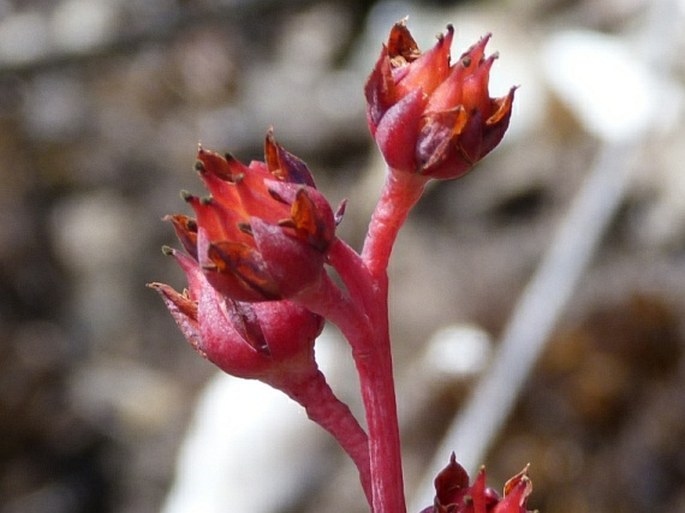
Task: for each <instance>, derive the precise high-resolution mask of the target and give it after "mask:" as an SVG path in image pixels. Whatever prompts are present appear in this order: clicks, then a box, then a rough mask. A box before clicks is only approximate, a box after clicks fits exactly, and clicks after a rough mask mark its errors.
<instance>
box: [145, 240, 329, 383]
mask: <svg viewBox="0 0 685 513" xmlns="http://www.w3.org/2000/svg"><path fill="white" fill-rule="evenodd" d="M169 252H170V253H171V254H172V255H173V256H174V258H176V260H177V262H178V263H179V265H180V266H181V268H182V269H183V271H184V272H185V274H186V277H187V279H188V285H189V290H187V291H184V293H179V292H176V291H175V290H174V289H172V288H171V287H170V286H168V285H164V284H161V283H153V284H151V285H150V286H151V287H152V288H154V289H156V290H157V291H158V292H159V293H160V295H161V296H162V299H163V300H164V303H165V304H166V306H167V308H168V309H169V311H170V312H171V314H172V316H173V317H174V319H175V321H176V323H177V324H178V326H179V328H180V329H181V331H182V332H183V334H184V335H185V337H186V339H187V340H188V342H189V343H190V344H191V345H192V346H193V347H194V348H195V350H196V351H198V352H199V353H200V354H201V355H202V356H204V357H205V358H207V359H208V360H210V361H211V362H213V363H214V364H215V365H217V366H218V367H219V368H220V369H222V370H223V371H224V372H226V373H228V374H231V375H233V376H237V377H241V378H253V379H261V380H264V381H272V380H273V377H274V376H275V377H278V378H279V379H280V380H281V381H282V380H283V379H287V378H284V376H288V375H292V376H297V375H299V374H301V372H300V371H302V370H309V369H315V368H316V364H315V363H314V341H315V339H316V337H317V336H318V335H319V334H320V333H321V330H322V329H323V318H322V317H320V316H318V315H316V314H313V313H311V312H310V311H309V310H307V309H305V308H303V307H301V306H299V305H297V304H295V303H293V302H291V301H288V300H280V301H267V302H260V303H247V302H242V301H236V300H233V299H231V298H227V297H225V296H223V295H222V294H221V293H220V292H218V291H217V290H216V289H215V288H214V287H213V286H212V285H211V284H210V283H209V281H208V280H207V277H206V276H205V273H204V272H203V271H202V269H201V267H200V266H199V264H198V263H197V262H196V261H195V260H194V259H192V258H191V257H189V256H186V255H184V254H182V253H179V252H177V251H174V250H169Z"/></svg>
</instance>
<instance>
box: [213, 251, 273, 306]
mask: <svg viewBox="0 0 685 513" xmlns="http://www.w3.org/2000/svg"><path fill="white" fill-rule="evenodd" d="M207 257H208V258H209V260H210V261H211V262H212V264H213V267H212V268H211V269H210V270H211V271H213V272H216V273H218V274H220V275H223V276H232V277H234V278H235V279H236V280H237V283H238V285H240V289H241V290H240V292H242V294H237V293H235V292H236V291H224V292H225V293H226V295H227V296H228V297H232V298H234V299H238V300H242V301H249V300H251V299H252V297H253V296H254V295H255V294H256V295H257V296H258V298H259V299H260V300H267V299H276V298H279V297H280V294H279V291H278V286H277V285H276V283H275V282H274V280H273V279H272V277H271V276H270V274H269V272H268V271H267V264H266V262H265V261H264V259H263V258H262V256H261V255H260V254H259V253H258V252H257V251H256V250H255V249H254V248H252V247H250V246H248V245H247V244H243V243H240V242H232V241H222V242H216V243H212V244H210V246H209V248H208V249H207ZM230 292H233V293H230ZM243 294H244V295H243ZM241 296H242V297H241ZM245 296H247V298H248V299H244V297H245Z"/></svg>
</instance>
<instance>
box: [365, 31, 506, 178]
mask: <svg viewBox="0 0 685 513" xmlns="http://www.w3.org/2000/svg"><path fill="white" fill-rule="evenodd" d="M453 36H454V28H453V27H452V26H451V25H448V27H447V34H445V35H443V34H441V35H440V36H439V37H438V42H437V43H436V45H435V46H434V47H433V48H432V49H430V50H429V51H427V52H425V53H421V52H420V51H419V48H418V46H417V44H416V42H415V41H414V39H413V37H412V36H411V33H410V32H409V29H407V27H406V24H405V21H404V20H402V21H400V22H398V23H396V24H395V25H394V26H393V28H392V30H391V32H390V37H389V38H388V43H387V45H384V46H383V49H382V51H381V55H380V57H379V59H378V61H377V62H376V66H375V68H374V70H373V72H372V73H371V75H370V76H369V79H368V81H367V83H366V88H365V93H366V100H367V119H368V123H369V127H370V129H371V133H372V135H373V136H374V138H375V140H376V143H377V144H378V146H379V148H380V150H381V152H382V153H383V156H384V158H385V160H386V162H387V164H388V165H389V166H390V168H392V169H394V170H398V171H401V172H409V173H418V174H421V175H424V176H427V177H431V178H458V177H460V176H462V175H464V174H465V173H467V172H468V171H469V170H470V169H471V167H472V166H473V165H474V164H475V163H476V162H478V161H479V160H480V159H481V158H483V157H484V156H485V155H486V154H487V153H489V152H490V151H491V150H492V149H493V148H494V147H495V146H496V145H497V144H498V143H499V142H500V140H501V139H502V137H503V136H504V132H505V131H506V129H507V127H508V126H509V118H510V116H511V106H512V102H513V100H514V90H515V88H512V89H511V90H510V91H509V94H507V95H506V96H504V97H502V98H497V99H493V98H490V95H489V92H488V82H489V78H490V68H491V67H492V64H493V62H494V60H495V58H496V55H491V56H489V57H486V56H485V46H486V44H487V42H488V39H489V38H490V36H489V35H487V36H485V37H483V38H482V39H481V40H480V41H479V42H478V43H476V44H475V45H474V46H472V47H471V48H469V49H468V50H467V51H466V52H465V53H464V54H463V55H462V56H461V57H460V58H459V60H458V61H457V62H456V63H453V64H452V63H451V62H450V45H451V44H452V38H453Z"/></svg>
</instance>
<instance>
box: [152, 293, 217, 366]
mask: <svg viewBox="0 0 685 513" xmlns="http://www.w3.org/2000/svg"><path fill="white" fill-rule="evenodd" d="M148 286H149V287H150V288H152V289H154V290H156V291H157V292H159V295H160V296H161V297H162V300H163V301H164V304H165V305H166V307H167V309H168V310H169V313H171V316H172V317H173V318H174V320H175V321H176V324H177V325H178V327H179V328H180V329H181V333H183V336H185V338H186V340H187V341H188V343H190V345H191V346H193V348H195V350H196V351H198V352H200V353H201V354H203V353H202V350H201V349H200V345H201V338H200V326H199V324H198V321H197V302H196V301H193V300H191V299H190V298H189V297H188V296H186V295H185V294H179V293H178V292H176V291H175V290H174V289H173V288H171V287H170V286H169V285H165V284H163V283H150V284H148ZM203 356H204V354H203Z"/></svg>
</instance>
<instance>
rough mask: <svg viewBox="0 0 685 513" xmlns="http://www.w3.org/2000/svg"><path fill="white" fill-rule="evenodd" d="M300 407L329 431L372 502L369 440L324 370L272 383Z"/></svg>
mask: <svg viewBox="0 0 685 513" xmlns="http://www.w3.org/2000/svg"><path fill="white" fill-rule="evenodd" d="M270 384H271V385H272V386H275V387H276V388H278V389H280V390H282V391H283V392H285V393H286V394H287V395H288V396H289V397H290V398H292V399H293V400H295V401H297V402H298V403H299V404H301V405H302V406H303V407H304V408H305V411H306V412H307V416H308V417H309V418H310V419H311V420H313V421H314V422H316V423H317V424H319V425H320V426H321V427H322V428H324V429H325V430H326V431H328V432H329V433H330V434H331V435H332V436H333V437H334V438H335V439H336V440H337V441H338V443H339V444H340V445H341V447H342V448H343V449H344V450H345V452H346V453H347V454H348V455H349V456H350V457H351V458H352V461H353V462H354V463H355V465H356V466H357V469H358V471H359V479H360V481H361V484H362V488H363V489H364V493H365V494H366V497H367V499H368V500H369V502H371V500H372V486H371V470H370V464H369V445H368V437H367V436H366V433H365V432H364V430H363V429H362V427H361V426H360V425H359V423H358V422H357V419H356V418H355V417H354V415H353V414H352V412H351V411H350V409H349V408H348V406H347V405H346V404H345V403H343V402H342V401H340V400H339V399H338V398H337V397H336V396H335V394H334V393H333V390H331V387H330V386H329V385H328V383H327V382H326V378H325V377H324V375H323V374H322V373H321V371H319V370H316V372H313V373H310V372H308V373H307V374H306V375H304V376H303V377H302V378H301V379H299V380H297V381H296V380H293V379H292V376H290V378H289V379H287V380H283V382H279V383H270Z"/></svg>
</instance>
